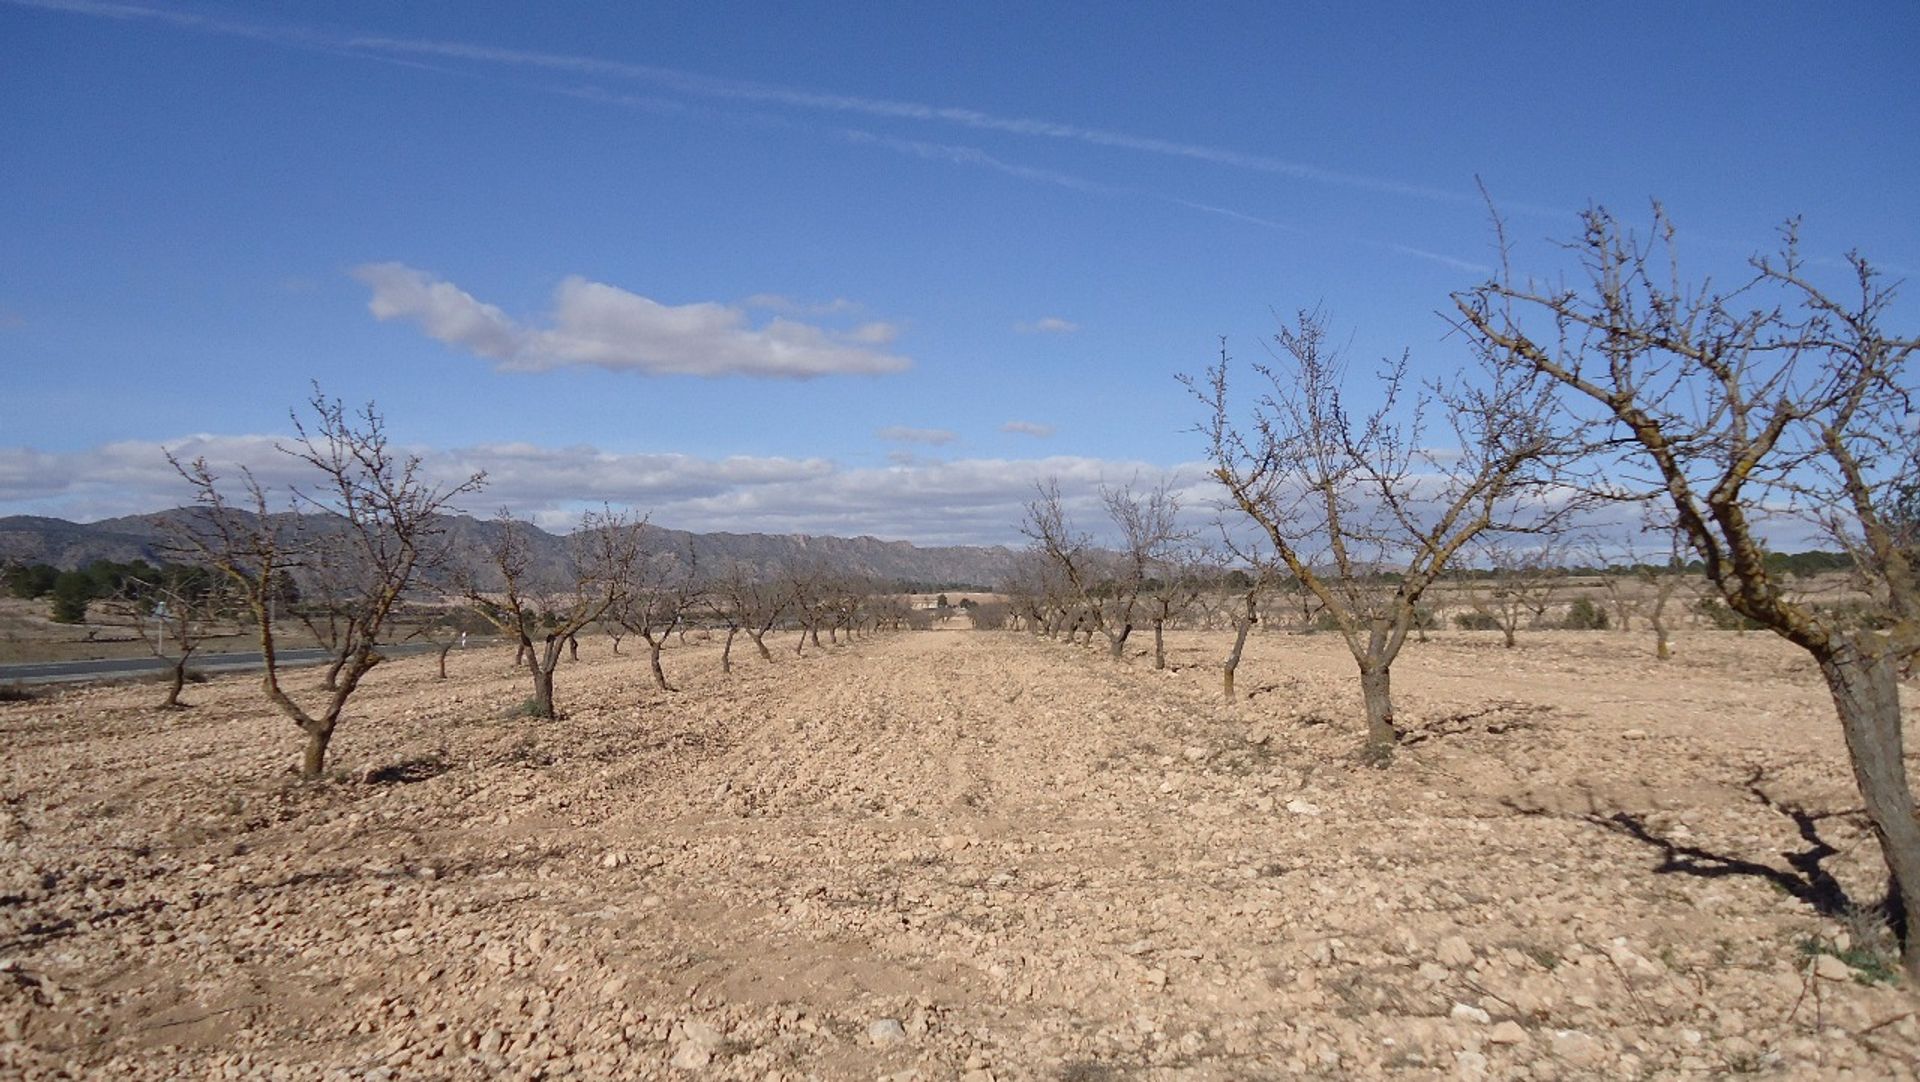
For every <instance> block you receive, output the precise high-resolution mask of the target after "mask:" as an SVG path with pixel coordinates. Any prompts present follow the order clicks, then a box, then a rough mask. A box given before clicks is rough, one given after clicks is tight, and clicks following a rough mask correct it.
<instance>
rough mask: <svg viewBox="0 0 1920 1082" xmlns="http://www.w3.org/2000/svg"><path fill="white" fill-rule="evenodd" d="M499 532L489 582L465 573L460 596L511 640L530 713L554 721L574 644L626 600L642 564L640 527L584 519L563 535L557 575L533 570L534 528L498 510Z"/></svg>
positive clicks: (625, 518)
mask: <svg viewBox="0 0 1920 1082" xmlns="http://www.w3.org/2000/svg"><path fill="white" fill-rule="evenodd" d="M497 525H498V529H497V530H496V531H495V534H494V537H493V540H492V541H491V543H490V544H489V545H488V552H487V557H488V560H487V568H486V570H487V572H488V573H489V574H490V575H491V576H493V577H492V580H491V581H487V580H482V579H480V578H478V577H477V576H475V575H474V574H472V573H471V572H469V573H468V574H467V575H466V577H465V579H464V580H463V582H462V585H461V592H462V593H463V594H464V595H465V596H466V598H467V600H468V602H469V603H471V604H472V605H473V607H474V611H476V612H478V613H479V614H480V615H481V616H482V617H483V618H485V619H486V620H487V621H488V622H489V623H491V624H493V625H494V626H495V627H497V628H499V629H500V631H501V632H502V633H503V634H505V635H506V636H507V637H508V638H510V639H512V640H513V641H514V643H515V646H516V650H515V654H514V657H515V663H516V664H523V665H525V666H526V669H527V675H528V676H530V677H531V678H532V680H533V697H532V698H531V699H530V700H528V703H527V712H528V713H529V714H531V715H532V716H534V717H537V718H552V717H555V716H557V715H556V714H555V712H554V704H553V674H554V671H555V670H556V669H558V668H559V667H560V659H561V656H562V655H563V654H564V653H565V651H566V649H567V646H568V644H569V643H571V642H573V641H574V637H575V636H576V635H578V634H579V633H580V631H581V630H582V629H584V628H586V627H587V626H588V625H590V624H592V623H594V622H595V621H597V620H599V619H600V618H601V617H603V616H605V615H606V614H607V611H608V610H609V609H611V608H612V607H613V606H614V605H615V604H616V603H618V602H619V601H620V600H621V599H622V598H623V597H625V596H626V591H627V590H628V588H629V587H630V585H631V581H632V576H633V566H634V563H635V561H637V560H638V559H639V558H640V530H641V527H642V525H643V522H642V521H636V520H634V519H632V518H631V517H630V516H629V515H627V514H625V513H624V512H617V511H614V510H612V509H610V508H609V509H603V510H601V511H597V512H596V511H588V512H586V513H584V514H582V515H581V516H580V525H579V526H578V527H577V528H576V529H575V530H574V531H573V532H572V533H571V534H569V535H567V545H566V549H567V556H566V567H565V568H564V570H560V571H553V570H549V569H546V568H542V567H540V566H537V565H536V563H535V560H534V552H533V544H532V541H533V530H534V526H533V524H532V523H529V522H521V521H519V520H518V519H515V518H514V517H513V515H512V514H511V513H509V512H507V511H504V510H503V511H501V512H500V515H499V518H498V520H497Z"/></svg>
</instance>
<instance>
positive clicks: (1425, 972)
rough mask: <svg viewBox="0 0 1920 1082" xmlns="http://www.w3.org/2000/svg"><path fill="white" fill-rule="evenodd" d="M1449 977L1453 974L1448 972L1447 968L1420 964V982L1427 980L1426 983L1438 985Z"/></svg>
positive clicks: (1429, 963) (1424, 963)
mask: <svg viewBox="0 0 1920 1082" xmlns="http://www.w3.org/2000/svg"><path fill="white" fill-rule="evenodd" d="M1451 976H1453V973H1452V972H1451V971H1450V970H1448V969H1447V967H1445V966H1437V965H1434V964H1433V963H1432V962H1421V963H1420V977H1421V979H1422V980H1428V981H1432V982H1433V983H1435V984H1439V983H1440V982H1441V981H1444V980H1446V979H1447V978H1448V977H1451Z"/></svg>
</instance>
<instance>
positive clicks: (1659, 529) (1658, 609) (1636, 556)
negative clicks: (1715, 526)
mask: <svg viewBox="0 0 1920 1082" xmlns="http://www.w3.org/2000/svg"><path fill="white" fill-rule="evenodd" d="M1647 532H1648V533H1649V534H1651V535H1653V536H1656V537H1660V538H1663V539H1664V541H1665V548H1664V549H1663V550H1661V551H1660V552H1659V554H1658V555H1657V556H1656V555H1654V554H1653V552H1652V551H1650V550H1648V549H1643V548H1641V547H1640V546H1639V545H1638V544H1636V543H1635V542H1633V541H1627V542H1624V543H1623V544H1622V545H1620V546H1619V551H1620V553H1621V558H1622V562H1621V563H1619V564H1609V563H1608V562H1607V555H1608V554H1607V552H1606V550H1605V549H1604V548H1602V547H1600V546H1598V545H1597V544H1595V545H1591V546H1589V548H1588V551H1589V552H1591V553H1593V554H1594V564H1595V566H1596V567H1598V568H1600V570H1601V576H1600V585H1601V589H1603V590H1605V591H1606V594H1607V605H1608V607H1609V608H1611V609H1612V610H1613V614H1614V622H1615V624H1616V625H1618V627H1619V629H1620V630H1621V631H1631V630H1632V627H1633V618H1634V617H1636V616H1639V617H1643V618H1645V619H1646V621H1647V627H1648V629H1649V630H1651V631H1652V632H1653V656H1654V657H1655V658H1656V659H1658V660H1660V661H1666V660H1668V659H1670V658H1672V657H1673V628H1672V625H1671V623H1670V622H1669V620H1668V615H1667V605H1668V603H1669V602H1671V601H1672V600H1673V596H1674V594H1676V593H1677V592H1679V590H1680V587H1681V585H1682V584H1683V583H1685V582H1686V580H1687V569H1686V558H1685V553H1686V541H1685V539H1684V538H1683V537H1682V536H1681V534H1680V533H1679V531H1677V530H1675V529H1673V527H1672V525H1671V524H1670V523H1665V522H1661V521H1659V520H1658V519H1657V518H1654V519H1650V520H1649V522H1648V527H1647Z"/></svg>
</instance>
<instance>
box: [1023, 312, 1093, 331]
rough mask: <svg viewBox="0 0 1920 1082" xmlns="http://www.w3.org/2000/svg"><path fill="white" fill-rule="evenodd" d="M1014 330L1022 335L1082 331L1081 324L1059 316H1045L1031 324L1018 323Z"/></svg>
mask: <svg viewBox="0 0 1920 1082" xmlns="http://www.w3.org/2000/svg"><path fill="white" fill-rule="evenodd" d="M1013 329H1014V330H1016V331H1019V332H1020V333H1021V334H1072V333H1073V332H1075V331H1077V330H1079V329H1080V324H1078V323H1075V322H1074V321H1072V320H1070V319H1061V318H1060V317H1059V316H1043V317H1041V318H1040V319H1036V320H1034V321H1033V322H1031V323H1016V324H1014V325H1013Z"/></svg>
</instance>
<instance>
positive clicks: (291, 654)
mask: <svg viewBox="0 0 1920 1082" xmlns="http://www.w3.org/2000/svg"><path fill="white" fill-rule="evenodd" d="M436 649H439V648H438V647H436V646H435V645H433V644H432V643H426V642H403V643H394V644H391V645H387V646H382V647H381V648H380V652H381V653H384V654H387V655H389V656H394V655H400V654H418V653H424V652H426V651H429V650H436ZM276 657H277V658H278V660H279V662H280V664H282V665H287V666H296V665H319V664H322V663H324V662H326V661H327V660H329V659H330V658H331V657H332V655H331V654H329V653H328V652H327V651H325V650H314V649H305V650H280V651H277V652H276ZM172 667H173V662H171V661H165V660H162V659H160V658H157V657H128V658H105V659H102V660H97V661H32V662H21V663H18V664H12V665H0V684H54V683H61V682H64V681H73V680H123V679H128V678H130V677H138V676H147V675H150V674H152V673H157V672H165V671H166V670H168V669H170V668H172ZM187 667H188V668H189V669H197V670H199V671H202V672H235V671H241V670H246V669H257V668H259V667H260V653H259V651H257V650H256V651H254V652H252V653H244V654H195V655H194V658H193V660H192V661H191V662H189V663H188V665H187Z"/></svg>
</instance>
